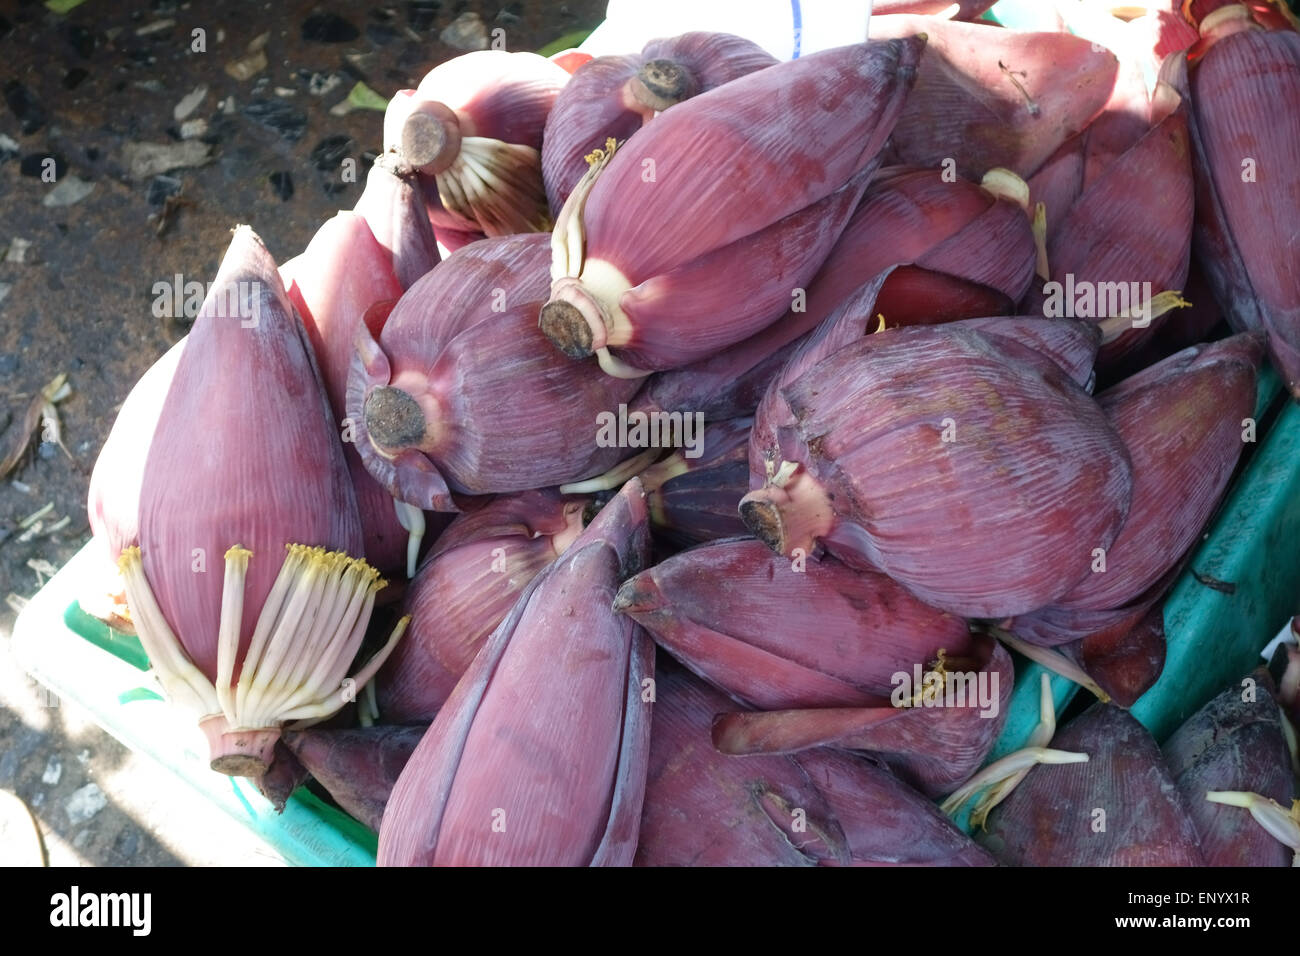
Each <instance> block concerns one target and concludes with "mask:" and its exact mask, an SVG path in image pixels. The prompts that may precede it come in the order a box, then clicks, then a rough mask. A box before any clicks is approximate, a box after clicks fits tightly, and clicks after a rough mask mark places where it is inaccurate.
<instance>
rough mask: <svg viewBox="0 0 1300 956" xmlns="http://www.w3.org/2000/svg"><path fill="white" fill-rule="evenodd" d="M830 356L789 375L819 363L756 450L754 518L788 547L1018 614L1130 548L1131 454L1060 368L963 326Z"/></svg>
mask: <svg viewBox="0 0 1300 956" xmlns="http://www.w3.org/2000/svg"><path fill="white" fill-rule="evenodd" d="M1013 327H1014V323H1013V324H1012V325H1011V326H1008V328H1013ZM833 338H834V336H833V335H830V334H829V330H828V332H827V335H826V337H825V339H824V344H826V343H829V344H833ZM1094 341H1095V340H1094ZM819 351H820V349H819V348H818V347H816V346H813V347H811V348H809V349H808V350H807V354H806V355H805V356H804V357H803V360H802V361H801V360H800V356H796V357H795V359H792V362H791V365H790V366H788V370H789V371H792V372H797V371H798V369H799V368H800V367H801V366H802V365H803V362H809V364H810V366H811V367H806V368H805V370H804V371H802V373H801V374H797V375H787V372H783V373H782V376H781V377H780V378H779V379H778V381H777V383H774V386H773V390H771V391H769V395H768V398H770V399H771V400H772V401H771V404H769V402H768V399H767V398H765V400H764V404H763V405H762V406H760V408H759V414H758V416H757V418H756V420H755V424H754V431H753V433H752V436H751V444H750V462H751V469H752V475H751V482H752V483H754V484H760V483H761V485H762V487H758V488H757V489H756V490H755V491H752V492H750V494H749V495H747V496H746V497H745V499H744V500H743V501H742V502H741V514H742V516H743V517H744V518H745V523H746V524H747V525H748V527H749V528H750V530H751V531H752V532H753V533H754V534H755V535H756V536H757V537H759V538H760V540H763V541H764V542H765V543H767V544H768V545H769V546H770V547H772V548H773V550H776V551H778V552H779V553H781V554H787V555H788V554H791V553H792V552H793V551H794V549H796V548H802V549H803V550H804V552H805V553H808V552H810V551H811V550H812V549H813V548H814V547H815V546H816V545H817V543H818V542H821V543H824V544H825V546H826V547H827V548H828V549H829V550H831V551H832V552H833V553H834V554H835V555H836V556H837V557H840V558H841V559H843V560H846V561H848V562H850V563H853V564H854V565H855V566H859V565H860V566H866V567H875V568H878V569H880V570H882V571H884V572H885V573H886V574H888V575H889V576H890V577H892V578H894V579H895V580H897V581H899V582H900V583H902V584H903V585H904V586H905V587H907V588H908V589H909V590H910V591H912V593H913V594H915V595H916V596H917V597H919V598H920V599H921V600H923V601H925V602H926V603H927V604H931V605H933V606H935V607H938V608H942V609H943V610H947V611H950V612H952V613H954V614H961V615H963V616H968V617H1001V616H1009V615H1007V614H1006V611H1007V610H1009V609H1011V608H1018V609H1019V610H1018V611H1016V612H1015V613H1027V612H1029V611H1032V610H1035V609H1037V608H1040V607H1043V606H1045V605H1047V604H1050V603H1052V602H1053V601H1054V600H1056V599H1057V598H1059V597H1061V596H1062V595H1063V594H1065V593H1067V592H1068V591H1069V590H1070V589H1071V588H1072V587H1074V586H1075V585H1077V584H1078V583H1079V582H1080V581H1081V580H1082V579H1083V577H1084V576H1085V575H1086V574H1088V573H1089V568H1090V564H1091V561H1092V559H1093V550H1094V549H1095V548H1103V549H1105V548H1109V547H1110V545H1111V544H1112V543H1113V542H1114V540H1115V538H1116V536H1117V535H1118V533H1119V531H1120V528H1121V527H1122V525H1123V522H1124V518H1125V516H1126V515H1127V512H1128V507H1129V500H1130V497H1131V493H1132V478H1131V469H1130V465H1129V462H1128V455H1127V453H1126V451H1125V449H1124V447H1123V444H1122V442H1121V441H1120V439H1119V436H1118V435H1117V434H1116V433H1115V431H1114V429H1113V428H1112V427H1111V425H1110V424H1109V423H1108V422H1107V421H1106V419H1105V416H1104V415H1103V414H1102V412H1101V410H1100V409H1099V408H1098V407H1097V405H1096V403H1095V402H1094V401H1093V400H1092V399H1091V398H1090V397H1089V396H1088V395H1087V394H1086V393H1085V392H1084V391H1083V390H1082V388H1080V386H1079V384H1078V382H1077V379H1076V380H1074V381H1071V380H1070V378H1069V377H1067V375H1066V374H1065V372H1064V370H1063V369H1062V368H1061V367H1060V366H1059V365H1057V363H1056V362H1054V361H1052V360H1051V359H1050V358H1047V357H1045V356H1042V355H1037V354H1035V353H1033V352H1031V351H1030V349H1028V348H1027V347H1025V346H1024V345H1023V344H1021V343H1020V342H1018V341H1016V340H1013V339H1011V338H1008V337H1006V336H1003V335H998V334H994V335H990V334H988V333H987V332H980V331H977V330H975V329H972V328H966V327H963V326H962V324H961V323H954V324H949V325H944V326H924V327H915V328H905V329H896V330H890V331H888V332H886V333H883V334H879V335H871V336H868V337H866V338H858V339H855V340H853V341H851V342H849V343H848V344H847V345H845V346H843V347H842V348H839V349H838V350H836V351H833V352H832V353H831V354H830V355H829V356H828V357H826V358H823V359H821V360H820V361H815V362H813V361H811V360H813V359H816V357H817V354H818V352H819ZM831 382H833V383H834V386H833V387H827V383H831ZM774 392H775V394H774ZM1049 488H1054V489H1057V490H1056V491H1053V492H1052V493H1050V494H1048V493H1047V492H1048V489H1049ZM975 489H978V499H975V498H972V495H973V494H975ZM937 541H942V542H943V546H942V549H941V550H940V551H937V550H936V544H935V543H936V542H937ZM991 542H1000V543H1001V549H1000V551H999V555H998V559H997V560H996V561H992V562H991V561H990V560H989V547H990V543H991Z"/></svg>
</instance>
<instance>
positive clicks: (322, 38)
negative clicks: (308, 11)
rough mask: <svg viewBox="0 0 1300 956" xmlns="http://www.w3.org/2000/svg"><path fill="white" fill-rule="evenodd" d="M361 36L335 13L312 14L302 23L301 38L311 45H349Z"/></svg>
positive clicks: (359, 32)
mask: <svg viewBox="0 0 1300 956" xmlns="http://www.w3.org/2000/svg"><path fill="white" fill-rule="evenodd" d="M360 35H361V31H359V30H358V29H357V28H356V27H354V26H353V25H352V24H351V23H349V22H348V21H347V20H344V19H343V18H342V17H341V16H339V15H338V14H336V13H313V14H312V15H311V16H309V17H308V18H307V19H306V20H304V21H302V38H303V39H304V40H308V41H311V42H313V43H351V42H352V41H353V40H355V39H356V38H357V37H359V36H360Z"/></svg>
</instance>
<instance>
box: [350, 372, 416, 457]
mask: <svg viewBox="0 0 1300 956" xmlns="http://www.w3.org/2000/svg"><path fill="white" fill-rule="evenodd" d="M365 416H366V428H367V430H368V431H369V432H370V437H371V439H372V440H373V441H375V442H376V443H378V444H379V445H381V446H383V447H384V448H388V449H400V448H409V447H412V446H418V445H419V444H420V443H421V442H422V441H423V440H424V433H425V430H426V429H427V428H428V421H427V420H426V419H425V417H424V410H423V409H422V408H420V404H419V402H417V401H416V400H415V399H414V398H412V397H411V396H410V394H409V393H407V392H404V391H402V390H401V389H400V388H393V387H392V386H390V385H380V386H377V387H376V388H373V389H371V391H370V394H369V395H367V396H366V404H365Z"/></svg>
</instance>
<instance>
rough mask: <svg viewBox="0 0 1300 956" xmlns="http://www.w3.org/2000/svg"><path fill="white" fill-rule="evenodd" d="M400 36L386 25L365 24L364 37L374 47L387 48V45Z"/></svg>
mask: <svg viewBox="0 0 1300 956" xmlns="http://www.w3.org/2000/svg"><path fill="white" fill-rule="evenodd" d="M400 36H401V34H400V33H398V32H397V31H396V30H394V29H393V28H392V27H390V26H389V25H388V24H386V23H367V24H366V37H367V38H368V39H369V40H370V42H371V43H373V44H374V45H375V46H388V44H390V43H392V42H393V41H394V40H396V39H398V38H399V37H400Z"/></svg>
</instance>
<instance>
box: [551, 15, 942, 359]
mask: <svg viewBox="0 0 1300 956" xmlns="http://www.w3.org/2000/svg"><path fill="white" fill-rule="evenodd" d="M923 46H924V41H923V40H921V39H919V38H911V39H908V40H895V41H888V42H874V41H873V42H868V43H863V44H857V45H854V46H846V47H840V48H837V49H833V50H826V51H823V52H821V53H816V54H813V55H812V56H809V57H804V58H800V59H798V60H793V61H790V62H787V63H780V64H777V65H776V66H773V67H769V68H767V69H765V70H759V71H758V72H756V73H751V74H749V75H748V76H743V77H741V78H740V79H737V80H733V81H732V82H730V83H727V84H725V85H723V86H720V87H718V88H717V89H714V90H710V91H709V92H707V93H703V94H701V95H699V96H696V97H693V98H691V99H689V100H687V101H686V102H685V103H682V104H680V105H678V106H675V107H674V108H672V109H670V110H668V111H667V112H665V113H664V114H663V115H662V116H660V117H659V118H658V119H656V120H655V121H654V122H653V123H651V124H650V125H649V126H647V127H646V128H645V129H644V130H642V131H641V132H640V133H639V135H637V136H636V137H635V138H634V139H632V140H629V142H628V144H627V145H626V146H624V147H623V148H622V149H621V150H619V151H618V153H617V154H615V153H614V149H613V146H612V145H611V146H610V147H609V149H608V150H607V151H603V150H597V151H596V152H593V153H592V155H591V161H592V163H593V166H592V169H591V170H589V171H588V173H587V176H586V177H584V179H583V181H582V182H581V183H579V185H578V186H577V187H576V188H575V189H574V191H573V192H572V193H571V194H570V196H569V199H568V201H567V202H566V203H565V207H564V209H562V210H561V212H560V215H559V217H558V218H557V220H556V227H555V232H554V240H553V252H554V256H553V259H552V265H551V278H552V280H553V283H552V288H551V299H550V301H549V302H548V303H547V304H546V307H545V308H544V309H543V310H542V315H541V327H542V329H543V331H545V333H546V335H547V337H548V338H549V339H550V340H551V342H552V343H554V344H555V346H556V347H557V348H559V349H560V350H561V351H563V352H565V353H566V354H567V355H570V356H571V357H575V358H577V357H583V356H586V355H591V354H593V353H595V354H597V355H598V356H599V357H600V358H601V363H602V367H604V368H605V369H606V371H608V372H610V373H611V374H616V375H620V376H638V375H644V374H648V372H649V371H651V370H654V369H664V368H673V367H676V366H679V365H683V364H686V363H688V362H691V361H695V360H697V359H701V358H704V357H706V356H708V355H710V354H712V353H714V352H718V351H720V350H721V349H724V348H726V347H727V346H729V345H733V344H735V343H736V342H739V341H741V340H743V339H745V338H747V337H748V336H750V335H753V334H754V333H756V332H758V331H759V330H761V329H762V328H763V327H765V326H767V325H770V324H771V323H772V322H774V321H775V320H776V319H779V318H780V317H781V315H782V313H784V312H785V311H786V309H787V308H788V307H789V305H790V301H791V297H792V294H793V292H794V290H796V289H800V288H805V287H806V286H807V283H808V281H809V280H810V279H811V278H812V277H813V275H814V274H815V273H816V271H817V269H818V267H819V266H821V264H822V261H823V260H824V259H825V258H826V255H827V254H828V253H829V252H830V249H831V246H832V245H833V244H834V243H835V240H836V238H837V237H838V236H839V233H840V231H841V230H842V229H843V227H844V223H845V222H846V221H847V219H848V216H849V214H850V213H851V212H852V210H853V208H854V206H855V205H856V204H857V201H858V199H859V197H860V196H861V194H862V190H863V188H865V186H866V183H867V180H868V178H869V177H870V175H871V171H872V170H873V169H874V168H875V164H876V162H877V154H878V153H879V151H880V149H881V147H882V146H883V144H884V142H885V140H886V138H887V137H888V136H889V132H890V130H891V129H892V127H893V123H894V120H895V118H896V117H897V115H898V113H899V111H900V109H901V108H902V103H903V99H904V98H905V96H906V94H907V90H908V89H909V87H910V83H911V78H912V71H913V68H914V66H915V64H916V62H917V60H918V59H919V57H920V53H921V49H922V48H923ZM720 156H721V157H725V161H726V164H727V170H728V175H727V176H725V177H719V175H718V172H717V169H718V167H717V162H718V157H720ZM777 184H779V188H777ZM720 276H726V277H727V281H725V282H724V281H719V277H720ZM736 289H744V294H743V295H741V296H737V294H736V291H735V290H736Z"/></svg>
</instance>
